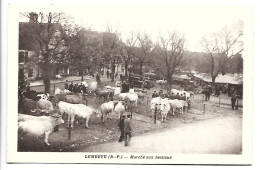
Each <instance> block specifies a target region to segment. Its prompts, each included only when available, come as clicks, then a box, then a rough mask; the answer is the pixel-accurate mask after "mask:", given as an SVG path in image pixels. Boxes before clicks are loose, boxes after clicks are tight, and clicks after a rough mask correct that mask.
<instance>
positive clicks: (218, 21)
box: [53, 4, 248, 52]
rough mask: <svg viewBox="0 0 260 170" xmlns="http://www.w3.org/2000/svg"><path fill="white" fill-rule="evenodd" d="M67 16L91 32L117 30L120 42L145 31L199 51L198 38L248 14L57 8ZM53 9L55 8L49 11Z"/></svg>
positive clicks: (203, 8)
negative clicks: (180, 39) (176, 37)
mask: <svg viewBox="0 0 260 170" xmlns="http://www.w3.org/2000/svg"><path fill="white" fill-rule="evenodd" d="M59 7H60V8H59V10H60V11H63V12H66V13H69V14H70V15H71V16H72V17H73V18H74V21H75V23H76V24H78V25H81V26H83V27H89V26H91V28H92V30H94V31H101V32H102V31H106V26H107V25H112V27H113V28H114V29H117V30H118V31H119V32H120V33H121V35H122V37H123V39H126V38H127V37H128V36H129V35H130V33H131V32H135V33H136V32H141V33H143V32H145V33H147V34H149V35H150V36H151V38H152V40H153V41H156V40H158V37H159V35H166V34H167V33H168V32H178V33H179V34H181V35H184V36H185V39H186V48H187V49H188V50H190V51H199V52H200V51H203V48H202V47H201V40H202V37H203V36H204V35H205V34H207V33H211V32H219V31H220V30H221V29H222V28H223V27H224V26H231V25H234V24H235V23H237V22H238V21H239V20H240V21H245V19H246V16H248V11H247V10H245V9H246V8H245V6H234V5H233V6H227V5H226V6H216V5H214V6H209V5H173V4H160V5H158V4H149V5H147V4H145V5H142V4H136V5H113V4H109V5H105V4H100V5H95V4H92V5H91V4H89V5H70V6H62V7H61V6H59ZM53 9H55V10H57V8H53Z"/></svg>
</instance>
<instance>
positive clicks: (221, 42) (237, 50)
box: [202, 22, 243, 83]
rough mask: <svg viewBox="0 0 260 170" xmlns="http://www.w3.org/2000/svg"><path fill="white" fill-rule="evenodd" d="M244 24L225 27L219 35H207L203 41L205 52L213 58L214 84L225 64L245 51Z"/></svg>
mask: <svg viewBox="0 0 260 170" xmlns="http://www.w3.org/2000/svg"><path fill="white" fill-rule="evenodd" d="M242 38H243V23H241V22H240V23H238V24H236V25H234V26H233V27H230V28H229V27H224V28H223V29H222V30H221V31H220V32H219V33H211V34H209V35H206V36H205V37H204V38H203V40H202V45H203V47H204V49H205V51H206V52H207V53H208V55H209V56H210V58H211V77H212V82H213V83H215V79H216V77H217V76H218V74H219V73H220V72H221V71H222V72H223V73H224V70H223V69H224V68H225V64H226V63H227V62H228V61H229V60H230V59H232V58H233V57H235V56H236V55H240V54H241V52H242V51H243V39H242Z"/></svg>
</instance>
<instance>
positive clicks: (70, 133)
mask: <svg viewBox="0 0 260 170" xmlns="http://www.w3.org/2000/svg"><path fill="white" fill-rule="evenodd" d="M68 138H69V140H70V139H71V117H70V120H69V136H68Z"/></svg>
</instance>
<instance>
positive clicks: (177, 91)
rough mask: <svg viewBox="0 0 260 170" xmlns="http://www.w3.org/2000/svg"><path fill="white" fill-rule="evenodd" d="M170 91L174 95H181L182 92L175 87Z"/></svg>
mask: <svg viewBox="0 0 260 170" xmlns="http://www.w3.org/2000/svg"><path fill="white" fill-rule="evenodd" d="M171 93H173V94H174V95H177V94H179V95H181V94H183V93H182V92H181V91H180V90H177V89H172V90H171Z"/></svg>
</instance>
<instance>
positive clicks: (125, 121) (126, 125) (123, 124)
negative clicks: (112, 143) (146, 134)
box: [118, 114, 132, 146]
mask: <svg viewBox="0 0 260 170" xmlns="http://www.w3.org/2000/svg"><path fill="white" fill-rule="evenodd" d="M130 118H131V115H129V114H128V115H127V116H125V115H122V117H121V119H120V120H119V123H118V127H119V129H120V131H121V135H120V137H119V140H118V142H122V141H123V140H124V141H125V146H127V145H128V141H130V139H131V136H132V134H131V132H132V127H131V119H130Z"/></svg>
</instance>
